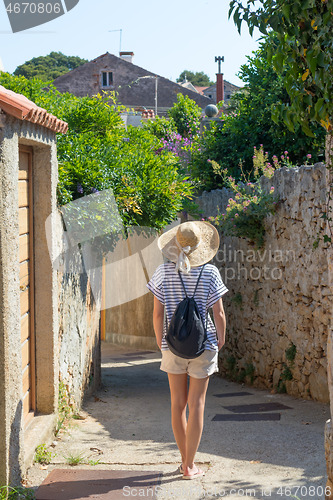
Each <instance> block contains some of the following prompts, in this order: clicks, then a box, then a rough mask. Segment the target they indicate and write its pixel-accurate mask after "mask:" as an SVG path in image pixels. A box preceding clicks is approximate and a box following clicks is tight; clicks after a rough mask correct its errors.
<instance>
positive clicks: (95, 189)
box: [91, 187, 99, 193]
mask: <svg viewBox="0 0 333 500" xmlns="http://www.w3.org/2000/svg"><path fill="white" fill-rule="evenodd" d="M91 192H92V193H99V191H98V189H97V188H94V187H92V188H91Z"/></svg>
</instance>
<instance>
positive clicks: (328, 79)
mask: <svg viewBox="0 0 333 500" xmlns="http://www.w3.org/2000/svg"><path fill="white" fill-rule="evenodd" d="M243 3H244V2H242V1H241V0H231V1H230V11H229V17H230V16H231V15H232V14H233V19H234V22H235V24H236V25H237V27H238V30H239V31H240V29H241V25H242V22H243V21H244V22H246V23H247V24H248V27H249V31H250V33H251V34H252V33H253V30H254V29H255V28H257V29H258V30H259V31H260V32H261V33H262V34H263V35H265V36H267V34H268V33H274V37H269V38H268V39H267V40H268V44H269V46H268V60H269V62H272V64H273V67H274V69H275V71H276V72H277V73H278V74H280V75H283V77H284V81H285V87H286V90H287V92H288V94H289V96H290V102H289V103H283V102H280V103H278V104H277V105H276V106H275V108H274V113H273V118H274V120H275V121H276V122H278V121H279V120H281V119H283V120H284V122H285V123H286V124H287V126H288V128H289V129H290V130H292V131H293V130H295V125H296V124H301V126H302V129H303V131H304V132H305V133H307V134H309V135H312V134H313V132H312V130H311V129H310V126H309V124H310V123H311V122H317V123H319V124H320V125H321V126H322V127H323V128H324V129H325V130H326V131H327V132H328V134H329V135H332V128H333V100H332V95H333V72H332V67H333V51H332V30H333V0H258V1H256V2H254V1H253V0H246V1H245V5H243Z"/></svg>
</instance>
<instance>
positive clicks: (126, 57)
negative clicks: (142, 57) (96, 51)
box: [119, 52, 134, 63]
mask: <svg viewBox="0 0 333 500" xmlns="http://www.w3.org/2000/svg"><path fill="white" fill-rule="evenodd" d="M133 56H134V52H119V57H120V58H121V59H124V61H127V62H130V63H132V62H133Z"/></svg>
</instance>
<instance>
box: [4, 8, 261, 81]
mask: <svg viewBox="0 0 333 500" xmlns="http://www.w3.org/2000/svg"><path fill="white" fill-rule="evenodd" d="M7 1H8V0H7ZM32 1H34V0H32ZM52 1H53V2H54V1H55V0H52ZM59 1H60V2H62V3H63V0H59ZM36 2H38V0H36ZM228 10H229V0H201V1H200V2H199V1H198V0H192V1H188V0H168V1H167V2H158V1H157V0H122V1H119V0H118V1H112V0H79V3H78V4H77V5H76V6H75V7H74V8H73V9H72V10H70V11H69V12H67V13H66V14H64V15H62V16H60V17H58V18H57V19H54V20H53V21H50V22H48V23H46V24H43V25H40V26H37V27H35V28H31V29H29V30H25V31H22V32H18V33H12V30H11V26H10V23H9V20H8V17H7V12H6V9H5V5H4V2H3V1H2V0H0V59H1V61H2V66H3V69H4V70H5V71H9V72H10V73H11V72H13V71H14V70H15V68H16V67H17V66H19V65H20V64H23V63H24V62H25V61H28V60H30V59H32V58H33V57H38V56H44V55H47V54H49V53H50V52H51V51H56V52H58V51H60V52H63V53H64V54H66V55H71V56H80V57H82V58H85V59H88V60H91V59H94V58H96V57H98V56H100V55H102V54H104V53H105V52H110V53H111V54H115V55H119V49H120V35H121V50H123V51H132V52H134V58H133V63H134V64H136V65H138V66H141V67H142V68H144V69H146V70H148V71H151V72H153V73H156V74H157V75H159V76H164V77H165V78H169V79H171V80H173V81H175V80H176V78H178V76H179V75H180V73H181V72H182V71H183V70H190V71H194V72H196V71H203V72H204V73H206V74H207V75H208V76H209V77H210V79H211V80H212V81H215V79H216V77H215V74H216V73H217V63H215V56H224V63H222V72H223V73H224V78H225V80H227V81H229V82H231V83H233V84H235V85H242V82H241V80H240V79H239V78H238V77H237V73H238V71H239V69H240V66H241V65H242V64H244V63H246V61H247V58H246V56H251V54H252V52H253V51H254V50H256V49H257V48H258V39H259V35H256V34H254V36H253V38H252V37H250V35H249V34H248V31H247V27H246V26H244V27H243V28H242V33H241V35H239V33H238V31H237V28H236V26H235V25H234V23H233V21H232V19H230V20H228ZM120 29H121V30H122V31H121V32H120V31H112V30H120Z"/></svg>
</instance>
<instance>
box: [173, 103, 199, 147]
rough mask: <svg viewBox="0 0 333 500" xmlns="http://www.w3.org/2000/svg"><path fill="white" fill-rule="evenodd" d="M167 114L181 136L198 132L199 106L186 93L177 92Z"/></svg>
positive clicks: (191, 135)
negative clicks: (175, 100)
mask: <svg viewBox="0 0 333 500" xmlns="http://www.w3.org/2000/svg"><path fill="white" fill-rule="evenodd" d="M168 115H169V117H170V118H172V119H173V120H174V123H175V125H176V128H177V131H178V133H179V134H180V135H182V136H183V137H193V136H195V135H197V134H198V133H199V129H200V121H199V118H200V116H201V108H199V106H198V105H197V104H196V102H195V101H193V100H192V99H190V98H189V97H188V96H187V95H186V96H184V95H183V94H177V102H175V104H174V105H173V106H172V108H171V109H169V111H168Z"/></svg>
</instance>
